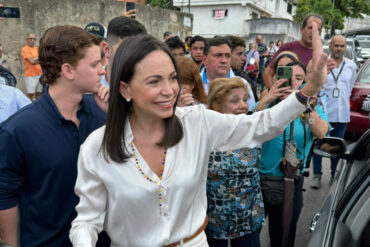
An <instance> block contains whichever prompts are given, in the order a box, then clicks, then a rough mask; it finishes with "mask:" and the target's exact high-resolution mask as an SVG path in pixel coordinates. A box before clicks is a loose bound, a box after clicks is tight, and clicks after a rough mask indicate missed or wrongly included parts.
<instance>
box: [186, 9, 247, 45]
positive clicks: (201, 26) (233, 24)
mask: <svg viewBox="0 0 370 247" xmlns="http://www.w3.org/2000/svg"><path fill="white" fill-rule="evenodd" d="M214 9H227V16H225V18H224V19H219V20H218V19H215V17H214V16H212V15H213V10H214ZM183 11H184V12H185V11H187V8H184V10H183ZM191 13H192V14H193V18H194V20H193V35H202V36H204V37H207V38H208V37H213V36H215V35H226V34H233V35H243V25H244V24H245V20H246V19H249V18H250V16H249V11H248V8H247V7H246V6H241V5H217V6H196V7H191Z"/></svg>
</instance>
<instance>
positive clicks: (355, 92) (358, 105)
mask: <svg viewBox="0 0 370 247" xmlns="http://www.w3.org/2000/svg"><path fill="white" fill-rule="evenodd" d="M369 93H370V59H368V60H367V61H366V62H365V63H364V64H363V65H362V66H361V68H360V70H359V71H358V72H357V76H356V82H355V84H354V86H353V89H352V94H351V98H350V108H351V122H349V123H348V125H347V130H346V131H347V132H350V133H352V134H356V135H358V134H363V133H365V132H366V130H368V129H369V123H370V122H369V112H368V111H364V110H363V109H362V103H363V101H364V99H365V98H366V96H367V95H368V94H369Z"/></svg>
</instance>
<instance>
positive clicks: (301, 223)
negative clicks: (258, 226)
mask: <svg viewBox="0 0 370 247" xmlns="http://www.w3.org/2000/svg"><path fill="white" fill-rule="evenodd" d="M338 166H339V165H338ZM322 171H323V175H322V176H321V188H320V189H319V190H315V189H312V188H311V187H310V182H311V179H312V177H313V172H312V163H311V167H310V176H309V177H305V178H304V179H305V180H304V184H303V188H304V189H305V190H306V191H304V192H303V208H302V212H301V215H300V217H299V220H298V226H297V233H296V238H295V246H297V247H304V246H307V244H308V241H309V239H310V236H311V233H310V231H309V230H308V228H309V226H310V224H311V220H312V218H313V216H314V215H315V214H316V213H317V212H318V211H319V210H320V209H321V206H322V204H323V203H324V199H325V197H326V195H327V194H328V192H329V190H330V185H329V180H330V159H327V158H323V159H322ZM260 239H261V247H270V240H269V235H268V219H266V225H265V226H264V227H262V231H261V235H260Z"/></svg>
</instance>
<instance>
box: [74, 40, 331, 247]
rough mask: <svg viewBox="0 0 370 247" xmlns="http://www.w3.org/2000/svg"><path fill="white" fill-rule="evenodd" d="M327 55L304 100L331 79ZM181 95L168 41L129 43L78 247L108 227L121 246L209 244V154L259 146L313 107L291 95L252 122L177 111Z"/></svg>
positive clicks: (90, 173)
mask: <svg viewBox="0 0 370 247" xmlns="http://www.w3.org/2000/svg"><path fill="white" fill-rule="evenodd" d="M316 39H317V41H319V36H318V35H317V37H316ZM317 44H319V43H317ZM317 48H318V49H320V46H318V47H317ZM320 55H321V53H320V51H319V50H318V52H317V53H316V55H315V56H316V58H317V59H316V60H315V63H314V65H313V69H315V70H314V71H315V74H314V76H313V77H312V78H313V80H312V82H310V83H308V86H306V87H305V88H304V90H303V89H302V95H303V94H304V93H306V95H314V94H315V93H316V92H317V91H318V90H319V89H320V87H321V86H322V83H323V82H324V81H325V80H326V79H325V76H322V75H325V73H322V72H323V70H322V68H325V66H323V63H322V62H323V61H321V59H320ZM322 60H325V57H323V58H322ZM320 66H321V67H322V68H321V67H320ZM178 94H179V85H178V81H177V67H176V63H175V60H174V58H173V56H172V54H171V52H170V51H169V49H168V48H167V47H166V46H165V44H163V43H162V42H161V41H159V40H157V39H155V38H153V37H152V36H149V35H142V36H136V37H131V38H127V39H126V40H125V41H123V42H122V44H121V45H120V47H119V48H118V50H117V53H116V55H115V58H114V62H113V67H112V74H111V88H110V100H109V110H108V115H107V124H106V126H105V127H103V128H100V129H98V130H97V131H95V132H94V133H93V134H92V135H91V136H90V137H89V138H88V140H86V142H85V143H84V144H83V145H82V146H81V151H80V154H79V163H78V178H77V181H76V187H75V192H76V194H77V195H78V196H79V197H80V201H79V204H78V206H77V207H76V210H77V213H78V216H77V217H76V219H75V220H74V221H73V223H72V229H71V232H70V239H71V241H72V243H73V245H74V246H94V245H95V243H96V236H97V233H98V232H100V231H102V229H103V228H104V230H106V231H107V233H108V234H109V236H110V238H111V240H112V244H113V245H114V246H178V245H180V244H181V245H182V246H192V247H193V246H195V247H197V246H198V247H202V246H208V244H207V239H206V236H205V233H204V229H205V227H206V225H207V217H206V211H207V199H206V180H207V170H208V167H207V165H206V164H207V161H208V158H209V153H210V152H211V151H212V150H232V149H237V148H243V147H249V148H252V147H255V146H257V145H260V144H261V143H263V142H265V141H266V140H269V139H271V138H273V137H275V136H277V135H279V134H280V133H281V132H282V130H283V129H284V127H285V126H286V125H287V124H288V123H289V122H290V121H292V120H293V119H294V118H295V117H296V116H297V115H298V114H300V113H302V112H303V111H304V110H305V109H306V107H305V105H304V104H303V103H304V102H301V101H302V99H300V100H298V97H300V96H298V94H297V95H294V94H292V95H290V96H289V97H288V98H287V99H286V100H284V101H283V102H282V103H280V104H279V105H277V106H275V107H274V108H273V110H271V109H270V110H266V111H264V112H259V113H256V114H254V116H253V117H250V116H247V115H245V114H239V115H232V114H221V113H218V112H215V111H211V110H207V109H206V108H205V107H204V106H203V105H194V106H190V107H179V108H176V100H177V97H178ZM288 109H289V110H288ZM282 112H284V114H281V113H282ZM282 116H284V118H282Z"/></svg>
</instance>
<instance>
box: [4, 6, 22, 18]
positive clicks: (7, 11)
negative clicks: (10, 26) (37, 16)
mask: <svg viewBox="0 0 370 247" xmlns="http://www.w3.org/2000/svg"><path fill="white" fill-rule="evenodd" d="M19 15H20V10H19V8H15V7H1V8H0V17H3V18H19Z"/></svg>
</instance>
